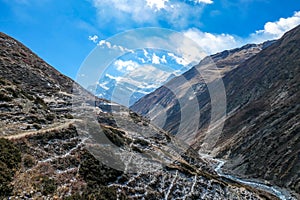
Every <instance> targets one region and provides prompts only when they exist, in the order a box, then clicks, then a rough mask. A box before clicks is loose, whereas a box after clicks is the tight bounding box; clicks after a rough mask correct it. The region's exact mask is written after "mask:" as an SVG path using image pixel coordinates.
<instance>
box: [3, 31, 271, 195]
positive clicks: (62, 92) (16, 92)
mask: <svg viewBox="0 0 300 200" xmlns="http://www.w3.org/2000/svg"><path fill="white" fill-rule="evenodd" d="M0 86H1V87H0V92H1V93H0V111H1V113H0V115H1V127H0V169H1V170H0V171H1V173H0V198H1V199H117V198H118V199H176V198H177V199H212V198H214V199H276V197H274V196H273V195H271V194H268V193H266V192H263V191H260V190H257V189H254V188H252V187H249V186H246V185H243V184H240V183H238V182H235V181H230V180H228V179H226V178H224V177H220V176H218V174H217V173H216V172H215V171H214V170H213V166H214V165H216V164H215V163H210V162H208V161H205V160H203V159H201V158H199V157H198V154H197V153H196V152H195V151H193V150H192V149H189V148H188V146H186V145H185V144H183V143H181V142H180V141H178V140H177V139H176V138H174V137H172V136H170V135H169V134H167V133H166V132H164V131H162V130H160V129H159V128H157V127H155V126H153V125H152V124H149V121H147V120H145V119H143V118H142V117H141V116H139V115H137V114H136V113H134V112H132V111H130V110H128V109H127V108H124V107H122V106H120V105H117V104H114V103H111V102H108V101H106V100H102V99H97V98H95V97H93V96H91V95H90V94H89V93H87V92H86V91H85V90H83V89H82V88H81V87H80V86H79V85H77V84H76V83H74V82H73V81H72V80H71V79H69V78H67V77H65V76H63V75H61V74H60V73H59V72H57V71H56V70H55V69H53V68H52V67H51V66H49V65H48V64H46V63H45V62H44V61H43V60H41V59H40V58H38V57H37V56H36V55H35V54H34V53H33V52H31V51H30V50H29V49H27V48H26V47H24V46H23V45H22V44H21V43H19V42H17V41H16V40H14V39H12V38H10V37H9V36H7V35H5V34H3V33H1V34H0Z"/></svg>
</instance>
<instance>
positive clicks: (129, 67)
mask: <svg viewBox="0 0 300 200" xmlns="http://www.w3.org/2000/svg"><path fill="white" fill-rule="evenodd" d="M114 65H115V66H116V68H117V70H119V71H121V72H129V71H133V70H135V69H136V68H138V67H139V66H140V65H139V64H138V63H136V62H134V61H132V60H128V61H123V60H116V61H115V63H114Z"/></svg>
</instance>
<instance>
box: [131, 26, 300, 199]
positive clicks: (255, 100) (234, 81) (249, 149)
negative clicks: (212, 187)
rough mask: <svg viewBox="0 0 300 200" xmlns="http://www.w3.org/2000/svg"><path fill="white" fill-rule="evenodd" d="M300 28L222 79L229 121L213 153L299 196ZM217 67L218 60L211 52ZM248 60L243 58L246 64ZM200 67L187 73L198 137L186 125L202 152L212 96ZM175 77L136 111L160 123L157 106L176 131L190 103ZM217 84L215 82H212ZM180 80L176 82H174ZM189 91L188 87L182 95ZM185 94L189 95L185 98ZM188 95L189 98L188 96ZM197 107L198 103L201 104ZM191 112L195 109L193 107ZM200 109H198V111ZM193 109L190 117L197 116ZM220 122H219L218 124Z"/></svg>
mask: <svg viewBox="0 0 300 200" xmlns="http://www.w3.org/2000/svg"><path fill="white" fill-rule="evenodd" d="M299 45H300V27H296V28H295V29H293V30H291V31H289V32H288V33H286V34H285V35H284V36H283V37H282V38H281V39H280V40H278V41H276V42H275V43H274V44H272V45H270V46H268V47H267V48H265V49H263V50H262V51H260V52H259V53H257V54H256V55H254V56H252V57H248V59H244V60H243V59H241V60H239V61H238V62H237V63H238V67H236V68H235V69H233V70H230V71H229V72H228V73H226V74H225V76H224V77H223V81H224V86H225V90H226V98H227V120H226V121H225V124H224V125H225V126H224V129H223V131H222V133H221V135H220V137H219V139H218V141H216V144H215V145H214V148H213V149H211V150H212V153H213V154H214V155H217V156H218V157H222V158H226V159H228V162H227V163H226V164H225V168H226V169H227V170H228V172H230V173H234V174H236V175H239V176H242V177H246V178H256V179H261V180H267V181H269V182H270V183H272V184H276V185H278V186H281V187H286V188H289V189H291V190H293V191H294V192H295V193H297V194H298V195H299V194H300V189H299V186H300V185H299V177H300V176H299V175H300V171H299V169H300V168H299V166H300V146H299V144H300V142H299V137H300V132H299V127H300V125H299V117H300V116H299V113H300V112H299V89H300V85H299V80H300V77H299V72H300V69H299V67H300V50H299ZM212 60H213V61H215V64H216V66H217V67H219V68H220V66H222V65H220V64H219V62H218V60H216V59H215V57H214V56H212ZM243 61H244V62H243ZM205 65H206V63H205V62H204V61H202V62H201V63H200V64H199V66H196V68H194V69H191V70H190V71H188V72H186V73H185V74H184V75H183V76H184V77H185V78H186V79H187V80H188V82H187V85H188V84H190V86H189V87H192V88H193V89H194V88H197V89H196V90H195V89H194V91H195V93H196V96H197V101H198V105H199V108H200V119H199V129H197V131H196V132H197V134H196V137H194V136H195V135H193V138H192V139H191V138H189V136H190V135H191V134H192V133H190V129H186V130H187V131H186V133H184V134H183V135H184V136H186V139H187V140H189V141H191V143H192V144H193V145H194V147H195V148H197V149H199V150H203V148H202V147H203V145H204V144H203V141H204V138H205V137H207V134H208V133H213V131H210V132H208V131H207V130H208V125H209V122H210V117H211V100H210V93H209V91H208V88H207V85H206V84H205V83H204V80H203V77H201V74H199V73H198V71H199V70H197V69H201V68H203V67H205ZM176 82H178V81H176V79H175V80H172V81H170V82H169V83H168V84H167V85H166V86H165V87H161V88H159V89H158V90H156V91H155V92H154V93H152V94H149V95H147V96H146V97H145V98H143V99H141V100H140V101H139V102H137V103H136V104H135V105H134V106H133V107H132V109H133V110H134V111H136V112H138V113H141V114H143V115H146V116H147V115H148V116H150V117H152V118H151V119H152V120H153V121H154V122H156V118H159V114H156V115H151V114H152V110H154V109H155V107H156V106H157V105H160V106H159V107H160V108H165V109H166V110H163V111H162V114H161V115H165V113H167V117H166V118H167V119H166V123H165V125H164V129H165V130H167V131H171V132H172V133H174V134H176V133H177V130H178V126H179V125H181V124H180V122H181V121H182V119H181V118H180V115H181V113H180V111H181V110H182V109H184V107H187V106H188V105H189V102H188V101H184V103H183V104H182V105H184V107H182V108H180V107H179V106H178V105H179V103H178V102H179V101H182V99H180V98H179V100H178V98H177V99H176V98H175V96H174V94H172V91H171V90H169V89H168V88H170V85H172V88H176V87H177V88H183V87H182V84H181V83H179V84H177V83H176ZM212 83H213V81H212ZM176 84H177V85H176ZM184 92H187V89H186V90H185V91H183V92H182V93H184ZM185 98H186V97H185ZM186 99H187V98H186ZM198 105H197V106H198ZM190 110H191V109H190ZM195 110H197V109H195ZM194 116H197V115H196V114H194V113H193V112H192V110H191V112H190V119H185V120H184V123H187V124H188V122H186V121H192V120H197V119H195V118H193V117H194ZM215 126H216V127H217V126H218V123H216V124H215ZM298 198H299V196H298Z"/></svg>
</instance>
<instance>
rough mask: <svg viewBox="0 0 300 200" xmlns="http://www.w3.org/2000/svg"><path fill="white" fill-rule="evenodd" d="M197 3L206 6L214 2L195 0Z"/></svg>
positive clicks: (210, 0)
mask: <svg viewBox="0 0 300 200" xmlns="http://www.w3.org/2000/svg"><path fill="white" fill-rule="evenodd" d="M194 2H195V3H205V4H212V3H213V1H212V0H194Z"/></svg>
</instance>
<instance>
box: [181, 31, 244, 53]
mask: <svg viewBox="0 0 300 200" xmlns="http://www.w3.org/2000/svg"><path fill="white" fill-rule="evenodd" d="M184 35H185V36H187V37H189V38H191V39H192V40H194V41H195V42H197V43H198V45H199V46H200V47H201V48H202V49H203V50H204V52H206V53H207V54H213V53H217V52H220V51H222V50H225V49H232V48H235V47H238V46H240V45H241V42H240V41H239V40H240V39H239V38H237V37H236V36H233V35H229V34H212V33H206V32H202V31H200V30H198V29H196V28H191V29H188V30H187V31H185V32H184Z"/></svg>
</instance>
